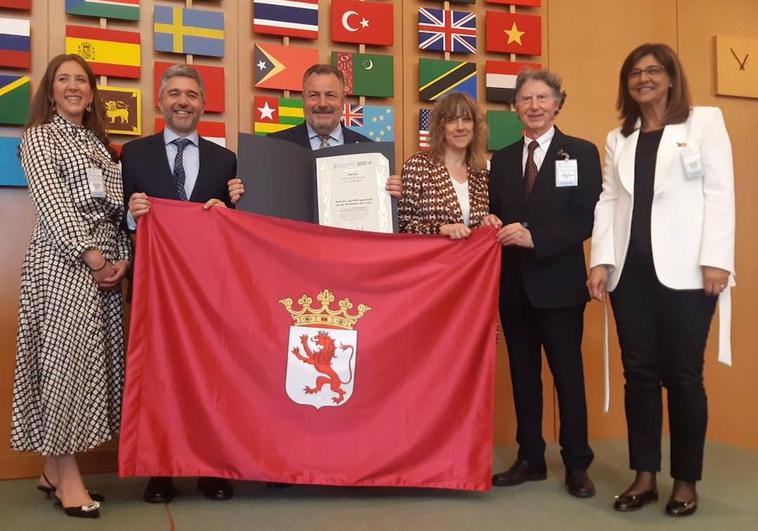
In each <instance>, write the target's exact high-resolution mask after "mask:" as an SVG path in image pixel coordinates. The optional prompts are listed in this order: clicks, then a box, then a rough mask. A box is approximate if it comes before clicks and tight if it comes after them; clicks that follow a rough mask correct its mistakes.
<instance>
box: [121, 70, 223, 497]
mask: <svg viewBox="0 0 758 531" xmlns="http://www.w3.org/2000/svg"><path fill="white" fill-rule="evenodd" d="M158 106H159V107H160V111H161V114H162V115H163V119H164V120H165V122H166V125H165V127H164V129H163V131H161V132H159V133H156V134H154V135H152V136H148V137H145V138H140V139H138V140H134V141H132V142H129V143H128V144H126V145H125V146H124V148H123V151H122V153H121V163H122V175H123V181H124V198H125V200H127V210H128V214H127V216H126V224H127V226H128V227H129V229H130V230H132V231H133V230H135V229H136V228H137V223H136V220H137V219H138V218H139V217H141V216H144V215H146V214H148V213H149V212H150V198H151V197H159V198H164V199H176V200H180V201H192V202H196V203H204V208H206V209H208V208H211V207H214V206H222V207H223V206H226V205H228V206H231V202H230V201H229V195H228V192H227V184H226V183H227V181H229V180H230V179H233V178H234V177H235V176H236V175H237V157H236V156H235V155H234V153H232V152H231V151H229V150H228V149H226V148H225V147H222V146H219V145H217V144H214V143H213V142H210V141H208V140H206V139H204V138H202V137H200V136H199V135H198V133H197V124H198V122H199V121H200V117H201V116H202V115H203V111H204V109H205V87H204V84H203V80H202V78H201V77H200V74H199V73H198V72H197V70H195V69H194V68H192V67H191V66H188V65H183V64H179V65H174V66H172V67H171V68H169V69H167V70H166V71H165V72H164V73H163V77H162V78H161V83H160V90H159V95H158ZM132 318H134V319H139V318H140V316H138V315H135V316H132ZM172 398H173V397H172ZM197 486H198V488H199V489H200V491H201V492H202V493H203V494H204V495H205V496H206V497H207V498H210V499H214V500H226V499H229V498H231V497H232V496H233V494H234V490H233V488H232V485H231V483H229V482H228V481H227V480H226V479H222V478H209V477H201V478H199V479H198V481H197ZM143 498H144V500H145V501H146V502H149V503H167V502H170V501H171V500H172V499H173V498H174V485H173V481H172V479H171V478H170V477H152V478H150V481H149V482H148V484H147V487H146V488H145V492H144V494H143Z"/></svg>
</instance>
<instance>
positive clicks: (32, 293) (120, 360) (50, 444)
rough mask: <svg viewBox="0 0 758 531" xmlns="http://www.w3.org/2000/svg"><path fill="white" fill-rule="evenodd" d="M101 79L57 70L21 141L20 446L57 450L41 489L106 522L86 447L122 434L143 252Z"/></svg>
mask: <svg viewBox="0 0 758 531" xmlns="http://www.w3.org/2000/svg"><path fill="white" fill-rule="evenodd" d="M104 116H105V113H104V109H103V104H102V102H101V101H100V99H99V97H98V94H97V86H96V84H95V76H94V74H93V73H92V70H91V69H90V68H89V66H88V65H87V63H86V62H85V61H84V60H83V59H81V58H80V57H79V56H77V55H58V56H57V57H55V58H53V60H52V61H51V62H50V64H49V65H48V67H47V70H46V72H45V75H44V77H43V78H42V80H41V81H40V85H39V89H38V91H37V93H36V95H35V97H34V100H33V102H32V109H31V112H30V116H29V124H28V126H27V128H26V130H25V131H24V134H23V137H22V139H21V149H20V156H21V165H22V166H23V168H24V173H25V174H26V178H27V180H28V181H29V194H30V195H31V199H32V203H33V205H34V209H35V213H36V218H37V223H36V226H35V228H34V232H33V234H32V239H31V243H30V244H29V250H28V251H27V253H26V257H25V258H24V264H23V266H22V269H21V298H20V305H19V328H18V338H17V343H16V373H15V381H14V388H13V421H12V432H11V446H12V447H13V448H14V449H16V450H20V451H34V452H39V453H40V454H42V455H43V456H45V458H46V459H45V469H44V472H43V473H42V476H41V477H40V483H39V485H38V488H39V489H40V490H42V491H43V492H45V493H47V495H48V496H50V495H51V494H52V495H54V496H55V497H56V498H57V499H58V500H59V501H60V503H61V505H62V506H63V507H64V509H65V512H66V514H68V515H69V516H77V517H85V518H97V517H98V516H99V514H100V512H99V507H100V504H99V502H100V501H102V500H103V498H102V496H100V495H98V494H95V493H94V492H89V491H88V490H87V489H86V487H85V486H84V484H83V482H82V477H81V475H80V473H79V468H78V466H77V463H76V458H75V454H77V453H79V452H84V451H86V450H89V449H91V448H94V447H96V446H99V445H100V444H102V443H103V442H105V441H107V440H108V439H110V438H111V437H112V436H113V434H114V433H115V432H116V431H117V430H118V427H119V422H120V410H121V390H122V385H123V375H124V338H123V330H122V329H123V321H122V306H121V290H120V289H119V288H120V286H121V281H122V279H123V277H124V274H125V273H126V271H127V269H128V267H129V261H130V259H131V247H130V241H129V238H128V236H127V235H126V233H125V232H123V231H121V229H120V222H121V219H122V217H123V215H124V211H123V209H124V206H123V205H124V200H123V191H122V183H121V169H120V167H119V165H118V163H117V162H116V161H115V157H113V155H112V151H111V150H109V141H108V138H107V136H106V134H105V128H104V122H103V117H104Z"/></svg>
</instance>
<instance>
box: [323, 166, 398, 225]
mask: <svg viewBox="0 0 758 531" xmlns="http://www.w3.org/2000/svg"><path fill="white" fill-rule="evenodd" d="M388 177H389V161H388V160H387V158H386V157H385V156H384V155H382V154H381V153H360V154H355V155H340V156H336V157H320V158H319V159H317V160H316V183H317V189H318V218H319V224H321V225H326V226H328V227H338V228H341V229H354V230H367V231H373V232H392V201H391V199H390V195H389V193H387V190H385V186H386V184H387V179H388Z"/></svg>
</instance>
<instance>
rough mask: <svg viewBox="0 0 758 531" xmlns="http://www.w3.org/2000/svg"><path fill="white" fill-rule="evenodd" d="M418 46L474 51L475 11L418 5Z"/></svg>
mask: <svg viewBox="0 0 758 531" xmlns="http://www.w3.org/2000/svg"><path fill="white" fill-rule="evenodd" d="M418 47H419V48H420V49H422V50H434V51H438V52H458V53H476V13H469V12H468V11H453V10H451V9H431V8H426V7H420V8H419V9H418Z"/></svg>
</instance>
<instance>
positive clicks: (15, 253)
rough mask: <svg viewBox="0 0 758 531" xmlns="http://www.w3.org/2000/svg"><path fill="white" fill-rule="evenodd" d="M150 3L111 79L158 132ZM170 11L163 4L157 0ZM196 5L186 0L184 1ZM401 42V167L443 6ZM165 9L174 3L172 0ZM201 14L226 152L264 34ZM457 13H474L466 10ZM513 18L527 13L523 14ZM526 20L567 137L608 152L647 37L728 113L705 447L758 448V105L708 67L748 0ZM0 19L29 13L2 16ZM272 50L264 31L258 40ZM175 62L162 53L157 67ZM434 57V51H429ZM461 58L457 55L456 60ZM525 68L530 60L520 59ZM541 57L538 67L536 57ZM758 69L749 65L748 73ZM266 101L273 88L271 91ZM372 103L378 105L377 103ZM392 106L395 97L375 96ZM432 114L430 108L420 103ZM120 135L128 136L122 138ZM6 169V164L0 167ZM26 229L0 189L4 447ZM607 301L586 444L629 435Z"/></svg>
mask: <svg viewBox="0 0 758 531" xmlns="http://www.w3.org/2000/svg"><path fill="white" fill-rule="evenodd" d="M154 3H156V2H154V1H153V0H142V12H141V17H142V19H141V20H140V21H139V23H138V25H137V24H135V23H125V22H120V23H119V22H110V21H109V23H108V26H109V27H113V28H123V29H132V30H134V29H135V28H137V27H138V28H139V30H140V31H141V33H142V61H143V66H142V76H143V77H142V79H140V80H138V81H126V80H115V79H111V80H110V84H113V85H116V86H125V87H130V86H134V87H140V88H142V90H143V128H144V132H145V133H146V134H148V133H151V132H152V123H153V118H154V116H155V110H154V109H153V107H152V104H151V95H152V61H153V59H154V57H157V56H156V54H154V52H153V51H152V6H153V4H154ZM157 3H162V4H166V5H169V4H167V3H166V2H157ZM188 3H190V4H191V1H190V2H188ZM328 3H329V2H327V1H325V2H322V7H321V10H320V15H319V16H320V25H321V28H322V30H321V32H320V37H319V40H318V41H316V43H315V45H317V46H318V47H319V49H320V50H321V60H322V61H325V62H326V61H328V59H329V51H331V50H332V49H340V50H348V51H350V50H352V51H358V50H357V46H354V47H352V48H351V47H350V46H349V45H347V46H345V45H339V46H331V44H330V42H329V40H330V34H329V30H328V28H329V10H328V7H327V6H326V5H325V4H328ZM63 4H64V0H50V1H49V2H48V1H45V0H35V1H34V7H33V11H32V15H31V18H32V49H33V58H32V61H33V64H32V71H31V77H32V88H33V89H35V88H36V87H37V82H38V80H39V78H40V77H41V75H42V73H43V71H44V68H45V66H46V64H47V61H48V60H49V58H51V57H52V56H54V55H56V54H58V53H61V52H62V51H63V47H64V41H63V34H64V25H63V23H62V22H61V21H62V20H64V18H65V17H64V15H63V13H64V9H63ZM394 4H395V30H394V31H395V45H394V46H393V47H392V48H391V49H388V50H382V49H379V48H370V51H376V52H377V53H393V55H394V56H395V98H394V99H393V100H392V101H391V104H392V105H393V106H394V108H395V141H396V145H397V159H398V160H403V159H404V158H407V157H408V156H410V155H411V154H412V153H413V152H414V151H415V150H416V130H417V127H418V121H417V120H418V118H417V111H416V109H417V108H418V106H419V102H418V96H417V89H416V87H417V80H418V58H419V56H421V55H423V56H424V57H435V55H434V54H429V53H423V54H420V53H419V52H418V50H417V45H416V43H417V37H416V26H415V25H416V10H417V7H418V6H428V7H438V6H441V5H442V4H441V2H431V1H420V0H417V1H411V0H402V1H396V2H394ZM171 5H180V4H178V3H177V2H172V3H171ZM195 7H197V8H201V9H220V10H223V11H224V13H225V24H226V36H227V38H226V57H225V58H224V59H223V61H222V62H219V61H214V60H202V59H199V58H197V59H196V61H195V62H196V63H200V64H223V65H225V66H226V105H227V108H226V112H225V113H224V114H223V115H214V116H213V117H210V118H212V119H217V120H223V121H224V122H226V128H227V145H228V146H229V147H231V148H232V149H235V147H236V138H235V137H236V132H237V131H240V130H241V131H248V132H249V131H250V130H251V127H252V98H253V95H254V89H252V71H251V69H252V43H253V41H254V39H258V38H259V37H258V36H257V35H253V33H252V29H251V22H250V21H251V0H239V1H235V0H222V1H220V2H212V3H211V2H196V5H195ZM453 8H454V9H468V8H470V6H467V5H465V4H458V5H457V6H456V5H453ZM475 9H476V10H477V11H478V12H479V13H480V18H479V21H478V27H479V29H480V37H479V47H480V49H483V48H484V46H483V40H484V34H483V27H484V16H483V13H484V11H485V9H494V10H503V9H507V8H506V7H504V6H502V5H495V4H485V2H484V0H478V1H477V3H476V6H475ZM519 11H521V8H519ZM528 12H530V13H539V14H541V15H542V16H543V56H542V57H541V58H539V60H540V62H542V63H543V65H545V66H546V67H548V68H550V69H551V70H553V71H555V72H556V73H558V74H559V75H560V76H561V77H562V78H563V81H564V85H565V88H566V90H567V92H568V94H569V96H568V100H567V103H566V106H565V108H564V110H563V111H562V112H561V116H560V117H559V119H558V124H559V126H560V127H561V128H562V129H563V130H564V131H566V132H568V133H569V134H573V135H576V136H581V137H584V138H587V139H589V140H591V141H593V142H595V143H596V144H597V145H598V147H599V149H600V151H601V154H602V151H603V149H602V147H603V143H604V140H605V135H606V133H607V131H608V130H610V129H611V128H613V127H615V125H616V124H617V119H616V115H615V111H614V101H615V96H616V91H617V76H618V70H619V68H620V65H621V62H622V60H623V58H624V57H625V56H626V54H627V53H628V52H629V51H630V50H631V49H632V48H634V47H635V46H637V45H638V44H640V43H642V42H651V41H657V42H665V43H667V44H669V45H671V46H673V47H674V48H675V49H676V50H677V51H678V53H679V55H680V57H681V59H682V62H683V63H684V67H685V70H686V72H687V74H688V76H689V81H690V87H691V89H692V92H693V95H694V100H695V103H696V104H699V105H717V106H719V107H721V108H722V110H723V111H724V116H725V119H726V122H727V127H728V129H729V132H730V135H731V139H732V145H733V150H734V160H735V178H736V190H737V284H738V286H737V288H736V289H735V291H734V307H733V331H732V342H733V353H734V366H733V367H732V368H728V367H725V366H723V365H720V364H717V363H716V362H715V359H716V349H715V346H716V341H715V339H716V333H717V325H716V323H715V321H716V320H714V326H713V329H712V332H711V341H710V344H709V346H708V350H707V353H706V357H707V362H706V377H705V378H706V389H707V392H708V396H709V402H710V426H709V432H708V436H709V439H711V440H716V441H721V442H726V443H730V444H735V445H738V446H742V447H747V448H753V449H758V412H757V411H756V408H754V407H753V405H752V403H751V402H752V400H755V399H756V397H758V393H756V392H755V390H754V389H755V381H756V379H758V355H757V354H758V347H757V346H756V345H758V327H756V326H755V325H754V322H755V316H756V315H758V303H756V301H758V280H756V279H757V278H758V251H756V249H755V246H754V245H751V242H753V241H754V240H755V236H751V233H752V230H753V227H755V226H758V213H756V210H754V209H751V205H750V199H751V198H755V197H758V180H757V179H756V178H755V175H756V172H755V170H754V166H755V165H754V163H753V157H754V153H755V147H754V146H755V140H754V136H753V131H752V129H753V128H754V127H755V124H756V123H758V100H754V99H746V98H733V97H717V96H715V84H714V76H715V65H714V55H715V52H714V44H713V36H714V35H716V34H717V33H720V34H727V35H737V36H743V37H753V38H756V37H758V28H756V26H755V24H754V21H755V20H756V18H757V17H758V3H756V2H755V0H720V1H719V2H714V1H712V0H634V1H632V0H629V1H624V0H543V2H542V7H540V8H537V9H531V10H529V11H528ZM0 16H24V15H6V14H5V13H3V14H1V15H0ZM75 23H80V24H86V25H96V21H94V20H92V21H87V20H84V19H81V18H79V19H77V20H76V21H75ZM260 38H261V39H262V40H265V41H267V42H277V39H275V38H271V37H260ZM173 57H179V56H170V55H166V54H160V58H159V59H160V60H171V59H172V58H173ZM437 57H439V56H437ZM456 58H457V57H456ZM487 58H490V59H494V58H501V59H506V58H505V57H503V56H500V57H498V56H497V55H495V54H484V53H482V54H478V55H477V56H476V58H475V59H469V60H475V61H476V62H477V63H478V65H479V76H478V77H479V87H478V88H479V101H480V102H481V103H482V104H484V105H485V106H486V107H487V108H490V109H495V108H498V107H497V106H496V105H493V104H489V105H487V104H485V102H484V61H485V59H487ZM518 59H519V60H529V59H527V58H518ZM535 62H537V61H535ZM754 67H755V66H754ZM269 94H271V93H269ZM370 103H374V101H371V102H370ZM376 103H378V104H389V100H377V101H376ZM424 106H428V105H424ZM19 131H20V129H18V128H16V129H14V128H2V127H0V135H13V134H18V133H19ZM118 140H119V141H125V140H128V138H126V137H120V138H119V139H118ZM0 171H2V169H0ZM33 223H34V213H33V211H32V207H31V203H30V201H29V199H28V195H27V192H26V190H24V189H9V188H0V441H8V440H9V432H10V401H11V386H12V377H13V367H14V354H15V333H16V323H17V321H16V312H17V308H18V302H17V299H18V287H19V286H18V279H19V270H20V264H21V260H22V258H23V254H24V252H25V249H26V245H27V243H28V240H29V236H30V233H31V230H32V226H33ZM602 333H603V332H602V306H601V305H600V304H598V303H592V304H591V305H589V307H588V310H587V312H586V317H585V341H584V353H585V375H586V379H587V395H588V396H587V399H588V408H589V419H590V433H591V437H592V438H595V439H600V438H623V437H625V436H626V427H625V422H624V413H623V377H622V372H621V364H620V360H619V349H618V345H617V342H616V337H615V332H614V328H613V323H611V345H612V349H611V381H612V396H611V407H612V409H611V412H610V413H609V414H604V413H603V411H602V403H603V387H602V376H603V365H602ZM544 381H545V384H546V385H545V398H546V400H545V419H544V428H545V438H546V439H547V440H549V441H554V440H556V439H557V411H556V406H555V404H554V399H553V392H552V389H551V387H550V382H551V380H550V377H549V374H547V373H546V374H545V378H544ZM494 429H495V439H496V443H498V444H512V443H513V441H514V437H515V426H514V421H513V403H512V399H511V390H510V384H509V376H508V368H507V358H506V354H505V348H504V346H503V341H502V338H501V341H500V346H499V349H498V371H497V377H496V420H495V428H494ZM7 448H8V445H7V444H5V443H2V444H0V478H3V477H22V476H29V475H34V474H37V473H38V472H39V468H38V464H39V461H38V460H37V458H36V457H35V456H31V455H26V454H18V453H15V452H10V451H9V450H8V449H7ZM113 448H115V446H114V445H113V444H111V445H108V446H106V447H105V448H104V449H102V450H100V451H96V452H92V453H91V454H90V455H88V456H87V458H86V459H84V460H83V462H84V468H85V470H92V471H94V470H112V469H113V468H114V463H115V459H114V456H115V452H114V450H113Z"/></svg>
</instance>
